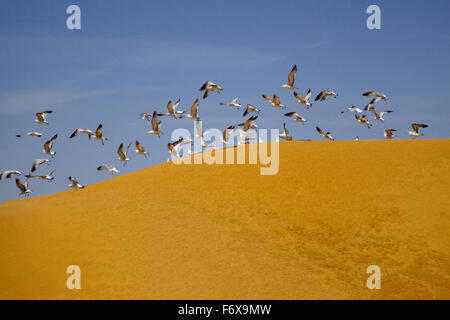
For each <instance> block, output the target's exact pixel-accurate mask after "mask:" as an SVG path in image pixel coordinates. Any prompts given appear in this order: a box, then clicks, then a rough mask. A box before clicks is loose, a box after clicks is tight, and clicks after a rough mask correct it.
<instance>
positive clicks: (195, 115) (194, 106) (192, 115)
mask: <svg viewBox="0 0 450 320" xmlns="http://www.w3.org/2000/svg"><path fill="white" fill-rule="evenodd" d="M198 105H199V104H198V98H197V99H195V101H194V103H193V104H192V106H191V113H189V114H187V115H185V116H184V117H185V118H188V119H192V120H200V118H199V117H198Z"/></svg>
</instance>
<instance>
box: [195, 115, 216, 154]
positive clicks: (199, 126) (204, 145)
mask: <svg viewBox="0 0 450 320" xmlns="http://www.w3.org/2000/svg"><path fill="white" fill-rule="evenodd" d="M195 130H196V131H197V132H196V133H195V136H196V137H197V138H199V139H200V142H201V144H202V148H215V147H216V145H215V143H214V142H213V143H209V144H208V143H206V142H205V140H204V139H203V138H204V135H203V129H202V121H201V120H196V121H195Z"/></svg>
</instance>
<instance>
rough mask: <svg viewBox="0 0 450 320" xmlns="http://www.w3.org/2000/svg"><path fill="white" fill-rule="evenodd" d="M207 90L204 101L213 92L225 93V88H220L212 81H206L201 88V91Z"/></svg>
mask: <svg viewBox="0 0 450 320" xmlns="http://www.w3.org/2000/svg"><path fill="white" fill-rule="evenodd" d="M203 90H205V94H204V95H203V99H205V98H206V97H207V96H209V94H210V93H211V92H213V91H216V90H217V91H218V92H220V91H223V88H222V87H220V86H218V85H217V84H215V83H213V82H211V81H206V82H205V83H204V84H203V85H202V86H201V88H200V91H203Z"/></svg>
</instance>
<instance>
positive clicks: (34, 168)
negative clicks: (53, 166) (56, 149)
mask: <svg viewBox="0 0 450 320" xmlns="http://www.w3.org/2000/svg"><path fill="white" fill-rule="evenodd" d="M44 163H46V164H47V165H49V163H50V160H48V159H36V160H34V162H33V166H32V167H31V172H34V171H36V169H37V168H39V167H40V166H41V164H44Z"/></svg>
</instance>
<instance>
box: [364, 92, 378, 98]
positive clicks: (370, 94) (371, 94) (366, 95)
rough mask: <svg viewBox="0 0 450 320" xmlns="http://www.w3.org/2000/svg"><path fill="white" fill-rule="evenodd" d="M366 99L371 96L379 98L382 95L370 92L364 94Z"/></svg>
mask: <svg viewBox="0 0 450 320" xmlns="http://www.w3.org/2000/svg"><path fill="white" fill-rule="evenodd" d="M362 95H363V96H365V97H370V96H379V95H380V94H379V93H378V92H376V91H368V92H365V93H363V94H362Z"/></svg>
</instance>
